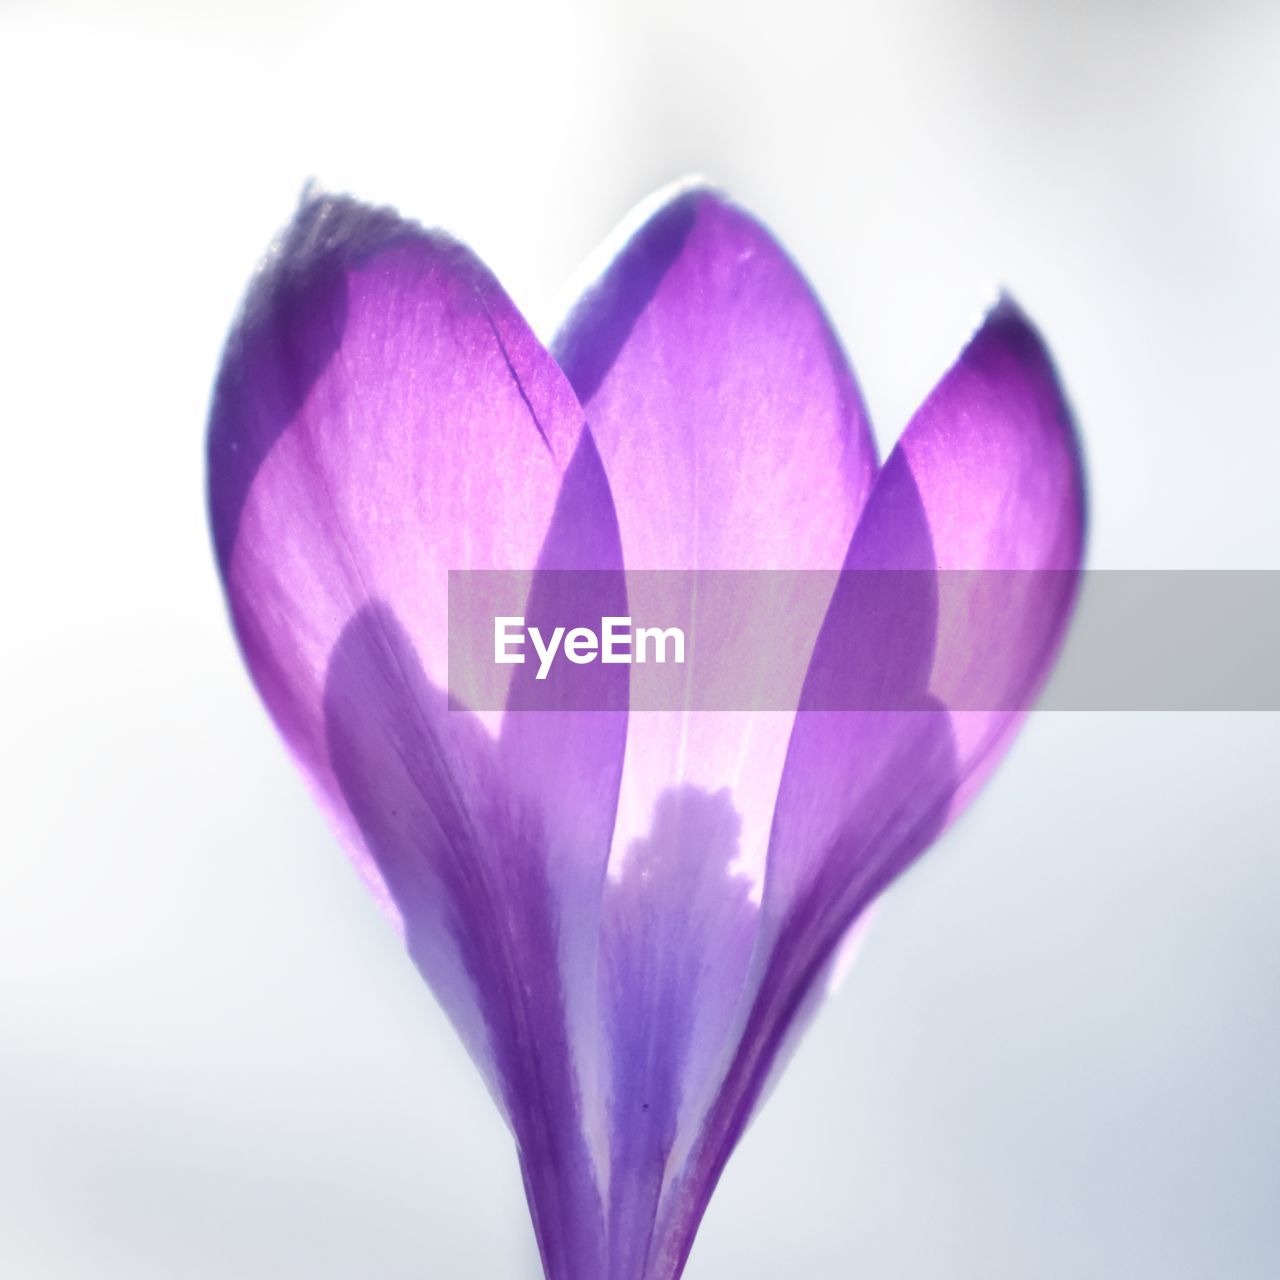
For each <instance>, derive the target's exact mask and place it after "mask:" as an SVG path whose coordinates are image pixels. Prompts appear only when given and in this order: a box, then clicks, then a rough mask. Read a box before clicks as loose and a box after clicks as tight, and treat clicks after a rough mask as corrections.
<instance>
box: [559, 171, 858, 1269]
mask: <svg viewBox="0 0 1280 1280" xmlns="http://www.w3.org/2000/svg"><path fill="white" fill-rule="evenodd" d="M553 350H554V351H555V353H556V356H557V358H558V359H559V361H560V363H561V367H562V368H563V369H564V370H565V372H566V373H567V374H568V376H569V379H570V381H571V382H572V384H573V386H574V389H575V390H576V391H577V392H578V395H579V397H580V399H581V400H582V402H583V405H584V407H585V409H586V412H587V417H588V420H589V421H590V423H591V428H592V432H593V434H594V437H595V439H596V440H597V442H598V444H599V447H600V453H601V456H602V458H603V460H604V464H605V469H606V471H607V472H608V475H609V479H610V484H611V486H612V489H613V495H614V502H615V506H616V509H617V512H618V523H619V528H620V531H621V535H622V545H623V548H624V556H625V559H626V565H627V569H628V571H631V570H637V569H793V570H803V569H827V570H832V571H834V570H836V569H838V567H839V566H840V564H841V563H842V561H843V559H844V555H845V551H846V548H847V545H848V541H849V538H850V536H851V534H852V532H853V529H854V526H855V524H856V523H857V519H858V516H859V513H860V512H861V510H862V506H863V504H864V502H865V500H866V495H867V493H868V491H869V489H870V486H871V482H872V479H873V477H874V474H875V466H876V463H875V451H874V445H873V443H872V440H871V436H870V432H869V430H868V425H867V419H866V414H865V412H864V410H863V407H862V402H861V398H860V396H859V394H858V390H857V387H856V385H855V383H854V380H853V376H852V374H851V372H850V370H849V367H848V364H847V362H846V360H845V358H844V355H843V353H842V352H841V350H840V347H839V344H838V342H837V341H836V339H835V337H834V335H833V333H832V331H831V328H830V326H829V324H828V323H827V320H826V318H825V316H824V315H823V313H822V310H821V308H820V306H819V304H818V302H817V301H816V299H815V298H814V296H813V294H812V292H811V291H810V289H809V287H808V285H807V284H806V283H805V281H804V279H803V277H802V276H801V275H800V274H799V272H798V271H797V270H796V268H795V267H794V266H793V265H792V264H791V262H790V261H789V260H788V259H787V257H786V255H785V254H784V253H783V252H782V250H781V249H780V248H779V247H778V246H777V244H776V243H775V242H774V241H773V240H772V238H771V237H770V236H769V234H768V233H767V232H766V231H765V230H764V229H763V228H762V227H761V226H760V225H759V224H758V223H756V222H755V221H754V220H752V219H751V218H750V217H748V216H747V215H746V214H745V213H743V212H741V211H740V210H738V209H736V208H734V207H733V206H731V205H729V204H728V203H726V202H725V201H724V200H723V199H721V198H720V197H719V196H718V195H716V194H714V193H713V192H710V191H707V190H704V189H693V190H684V191H681V192H679V193H677V194H676V195H675V196H674V197H672V198H670V199H668V200H667V201H666V202H665V203H663V204H662V205H661V206H660V207H659V208H658V209H657V211H656V212H654V213H653V214H652V216H651V217H649V218H648V219H647V221H645V222H644V223H643V225H642V226H641V227H640V228H639V230H637V231H636V232H635V234H634V235H633V236H632V237H631V238H630V239H629V241H628V242H627V243H626V244H625V246H624V247H623V248H622V250H621V252H620V253H618V254H617V256H616V257H614V258H613V260H612V261H611V263H610V264H609V266H608V269H607V270H606V271H605V272H604V274H603V275H602V276H601V278H600V279H599V281H598V282H597V283H596V285H595V286H594V287H593V288H591V289H590V290H589V291H588V292H587V293H586V295H585V296H584V298H583V300H582V301H581V302H580V304H579V305H578V307H577V308H576V309H575V310H574V312H573V314H572V316H571V317H570V319H569V321H568V324H567V326H566V328H565V330H564V331H563V332H562V333H561V335H560V336H559V337H558V339H557V341H556V343H555V344H554V347H553ZM833 580H834V575H833ZM794 581H795V585H796V589H797V591H798V592H800V593H801V594H802V595H805V596H807V597H808V598H806V599H799V598H797V599H794V600H793V599H790V598H786V599H777V600H773V601H771V602H770V605H771V607H774V608H777V609H781V610H785V611H787V613H788V615H789V616H794V617H796V618H797V619H798V622H797V638H798V639H799V642H800V643H802V644H803V643H811V642H812V640H813V639H815V638H816V636H817V634H818V628H819V626H820V624H821V618H822V612H823V610H824V609H825V607H826V603H827V596H826V595H821V596H820V597H818V598H816V599H814V598H813V597H814V591H813V585H812V582H811V581H810V582H808V583H805V582H802V580H801V579H800V578H796V579H795V580H794ZM673 603H674V602H673ZM684 604H685V605H687V606H688V612H689V616H690V618H691V621H692V625H693V626H694V627H696V626H697V625H698V624H697V616H698V613H699V611H700V610H705V609H708V608H714V607H715V605H714V603H709V602H707V601H705V600H700V601H698V602H697V603H696V604H695V603H694V602H692V601H688V602H684ZM735 604H736V605H737V606H738V607H744V605H743V601H742V600H741V599H739V600H736V601H735ZM757 607H760V608H763V607H765V605H763V604H760V605H758V606H757ZM683 611H684V610H683V609H679V610H678V612H677V616H678V613H679V612H683ZM805 616H807V617H808V619H809V623H808V628H807V630H806V629H805V625H804V623H803V622H802V621H799V620H800V619H802V618H803V617H805ZM742 644H743V646H744V647H743V649H742V651H741V652H734V651H732V650H730V649H727V650H724V651H721V653H720V654H719V659H720V660H722V661H724V662H726V663H740V662H742V663H746V662H753V661H756V660H757V655H754V654H753V653H752V652H751V651H750V646H751V638H750V636H749V635H746V634H744V635H743V638H742ZM796 692H797V694H798V692H799V689H798V687H797V690H796ZM790 724H791V716H790V715H789V714H777V713H774V714H757V715H748V714H730V713H714V714H708V713H688V714H680V713H674V712H673V713H658V712H644V713H635V712H633V714H632V716H631V720H630V725H629V734H630V739H629V742H628V751H627V759H626V765H625V771H624V777H623V784H622V794H621V798H620V804H619V815H618V824H617V828H616V831H615V836H614V846H613V854H612V858H611V863H610V880H609V888H608V892H607V898H606V908H605V920H604V932H603V937H602V944H601V946H602V951H601V964H602V991H601V1000H602V1019H603V1024H604V1033H605V1037H606V1047H605V1054H604V1060H605V1064H606V1065H607V1069H608V1075H607V1087H608V1090H609V1094H608V1097H609V1140H610V1151H611V1170H612V1174H611V1205H610V1213H611V1221H610V1271H609V1274H610V1275H612V1276H615V1277H618V1280H631V1278H632V1277H633V1276H635V1275H638V1274H640V1273H641V1270H642V1268H643V1266H644V1258H645V1255H646V1253H647V1251H648V1247H649V1237H650V1233H651V1230H652V1225H653V1217H654V1210H655V1208H656V1205H657V1201H658V1196H659V1194H660V1191H661V1188H662V1185H663V1180H664V1175H665V1171H666V1168H667V1165H668V1160H669V1156H670V1153H671V1151H672V1150H673V1149H674V1148H675V1147H677V1146H678V1145H679V1142H680V1138H679V1134H680V1132H681V1131H682V1130H685V1129H688V1127H689V1126H690V1124H692V1123H696V1119H697V1115H698V1113H699V1111H700V1109H701V1107H702V1106H703V1105H704V1104H705V1100H706V1091H707V1087H708V1086H709V1084H710V1083H711V1081H712V1080H713V1079H714V1071H715V1068H716V1064H717V1062H718V1059H719V1054H720V1053H721V1052H722V1051H723V1045H724V1041H725V1036H726V1034H727V1033H728V1031H729V1030H730V1028H731V1026H732V1020H733V1017H734V1014H735V1011H736V1008H737V1003H738V1000H739V997H740V995H741V991H742V986H743V982H744V979H745V976H746V973H747V967H748V963H749V960H750V954H751V949H752V945H753V939H754V934H755V928H756V925H757V921H758V901H759V897H758V888H759V885H758V881H759V877H760V873H761V871H762V869H763V862H764V854H765V849H766V844H767V839H768V831H769V824H770V818H771V813H772V805H773V800H774V797H775V795H776V792H777V787H778V779H779V777H780V775H781V770H782V764H783V759H784V752H785V745H786V740H787V734H788V732H789V728H790Z"/></svg>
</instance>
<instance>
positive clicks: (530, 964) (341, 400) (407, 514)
mask: <svg viewBox="0 0 1280 1280" xmlns="http://www.w3.org/2000/svg"><path fill="white" fill-rule="evenodd" d="M209 467H210V503H211V509H212V518H213V525H214V533H215V544H216V547H217V551H218V559H219V565H220V568H221V570H222V573H223V576H224V579H225V583H226V589H227V595H228V599H229V602H230V606H231V613H232V617H233V620H234V622H235V626H236V630H237V632H238V635H239V638H240V642H241V645H242V647H243V650H244V654H245V658H246V661H247V663H248V665H249V668H250V670H251V672H252V674H253V676H254V679H255V681H256V683H257V685H258V688H259V691H260V692H261V694H262V696H263V698H264V700H265V701H266V703H267V705H268V707H269V709H270V710H271V713H272V715H273V716H274V717H275V719H276V722H277V724H278V726H279V727H280V729H281V732H282V733H283V735H284V736H285V738H286V740H287V741H288V744H289V746H290V748H291V749H292V751H293V753H294V754H295V756H296V757H297V759H298V761H299V763H300V764H301V766H302V767H303V769H304V770H305V771H306V773H307V775H308V777H309V780H310V781H311V783H312V785H313V787H314V789H315V790H316V792H317V794H318V796H319V797H320V799H321V802H322V803H323V805H324V806H325V808H326V810H327V811H328V812H329V814H330V816H331V817H332V819H333V821H334V822H335V824H336V826H337V828H338V830H339V832H340V834H341V835H342V838H343V840H344V842H345V844H346V846H347V848H348V850H349V851H350V853H351V855H352V857H353V858H354V860H355V862H356V864H357V866H358V867H359V868H360V870H361V872H362V874H363V875H364V876H365V878H366V879H367V880H368V881H369V882H370V884H371V885H372V887H373V888H374V890H375V892H377V893H378V894H379V896H380V898H381V899H382V900H383V902H384V903H385V904H386V905H387V906H388V908H389V909H390V910H391V911H392V913H393V914H394V915H395V916H396V917H397V918H398V920H399V922H400V923H401V925H402V927H403V930H404V933H405V936H406V941H407V942H408V945H409V948H410V951H411V952H412V954H413V956H414V959H415V960H416V962H417V964H418V966H419V968H420V969H421V970H422V972H423V974H424V975H425V976H426V978H427V979H428V981H429V982H430V983H431V985H432V986H433V988H434V989H435V991H436V993H437V995H438V996H439V998H440V1000H441V1002H442V1003H443V1004H444V1006H445V1007H446V1008H447V1010H448V1011H449V1013H450V1015H451V1016H452V1017H453V1019H454V1021H455V1023H456V1024H457V1025H458V1027H459V1029H460V1031H461V1033H462V1035H463V1037H464V1039H465V1040H466V1042H467V1043H468V1045H469V1047H470V1048H471V1050H472V1052H473V1054H474V1055H475V1056H476V1058H477V1060H478V1062H479V1063H480V1065H481V1067H482V1069H483V1070H484V1071H485V1073H486V1076H487V1077H488V1079H489V1081H490V1084H491V1086H492V1088H493V1090H494V1092H495V1094H496V1096H497V1097H498V1099H499V1101H500V1102H501V1104H502V1105H503V1107H504V1109H505V1111H506V1113H507V1115H508V1118H509V1120H510V1122H511V1124H512V1127H513V1130H514V1132H515V1136H516V1139H517V1143H518V1145H519V1147H520V1151H521V1158H522V1162H523V1165H524V1169H525V1176H526V1183H527V1185H528V1188H529V1193H530V1199H531V1203H532V1208H533V1214H534V1221H535V1226H536V1228H537V1231H538V1237H539V1242H540V1244H541V1247H542V1250H543V1256H544V1261H545V1263H546V1267H547V1272H548V1275H549V1276H552V1277H568V1276H575V1277H576V1276H584V1277H586V1276H590V1277H594V1276H596V1275H597V1274H598V1269H599V1251H600V1247H601V1245H600V1226H599V1213H598V1203H597V1202H598V1193H597V1190H596V1184H595V1175H594V1170H593V1168H592V1162H591V1159H590V1157H589V1154H588V1152H587V1150H586V1146H585V1139H584V1138H583V1137H582V1127H583V1126H582V1124H581V1107H580V1101H579V1082H578V1070H579V1067H580V1065H582V1064H578V1063H576V1062H575V1061H574V1058H573V1051H572V1044H571V1041H570V1039H569V1037H568V1034H567V1030H566V1027H567V1022H568V1021H570V1020H573V1019H574V1018H575V1017H578V1016H581V1006H582V1004H583V993H584V992H586V993H587V995H588V996H589V997H590V998H592V999H593V998H594V973H593V971H592V969H591V968H590V966H589V965H587V964H586V963H585V957H586V955H587V946H586V943H585V942H584V939H585V938H589V937H591V936H592V935H593V933H594V930H595V922H596V911H597V906H598V899H599V889H600V884H601V879H602V876H603V873H604V865H605V857H606V853H607V849H608V843H609V834H610V831H611V830H612V823H613V816H614V808H615V804H616V796H617V786H618V779H619V775H620V768H621V758H622V748H623V740H624V736H625V712H624V711H621V710H619V711H615V712H602V713H595V714H593V715H591V716H590V717H585V718H584V717H581V716H578V717H575V715H574V714H573V713H568V712H566V713H557V714H553V715H547V716H544V717H540V718H539V719H537V721H536V722H534V721H533V720H532V719H531V718H530V719H524V718H522V717H521V716H520V715H519V714H518V713H517V712H515V711H513V712H512V713H511V714H510V715H508V717H507V718H506V719H505V721H504V723H503V724H502V726H501V731H500V733H499V732H498V731H497V729H496V726H489V727H488V728H486V727H485V726H483V725H481V723H480V722H479V721H478V720H477V719H475V718H474V717H472V716H470V715H468V714H466V713H465V712H463V711H461V710H456V709H451V708H450V707H449V706H448V704H447V701H446V697H445V694H444V690H445V688H446V680H447V673H446V669H445V661H446V653H447V625H446V623H447V589H448V583H447V571H448V570H449V569H451V568H471V569H475V568H480V569H483V568H501V569H531V568H533V567H534V565H535V564H540V565H541V566H542V567H551V568H555V567H567V568H583V567H587V568H604V569H608V568H617V567H619V565H620V552H619V547H618V539H617V529H616V523H615V520H614V515H613V507H612V502H611V500H610V497H609V493H608V487H607V484H606V482H605V480H604V475H603V471H602V470H601V468H600V464H599V459H598V457H597V455H596V453H595V449H594V446H593V444H592V442H591V439H590V436H589V434H588V433H587V432H586V431H585V430H584V427H583V420H582V415H581V410H580V408H579V406H578V403H577V400H576V398H575V396H574V394H573V392H572V390H571V389H570V387H569V386H568V384H567V382H566V381H565V379H564V377H563V375H562V374H561V372H560V370H559V368H558V367H557V366H556V364H555V363H554V361H552V360H551V358H550V357H549V356H548V355H547V354H546V352H545V351H544V350H543V348H542V347H541V346H540V344H539V343H538V342H537V340H536V339H535V338H534V337H533V335H532V333H531V332H530V331H529V329H528V327H527V325H526V324H525V323H524V321H523V320H522V319H521V317H520V316H519V315H518V313H517V312H516V311H515V309H514V307H513V306H512V305H511V303H510V301H509V300H508V299H507V297H506V296H505V295H504V294H503V292H502V290H501V289H500V288H499V286H498V285H497V283H496V281H494V279H493V278H492V276H491V275H490V274H489V273H488V272H487V271H486V270H485V269H484V268H483V267H482V266H481V265H480V263H479V262H478V261H477V260H476V259H475V258H474V257H473V256H472V255H471V254H470V253H469V252H468V251H467V250H465V249H464V248H462V247H461V246H459V245H457V244H456V243H454V242H452V241H450V240H449V239H447V238H446V237H444V236H441V235H438V234H427V233H424V232H422V231H419V230H417V229H416V228H414V227H412V226H410V225H408V224H405V223H403V222H401V221H399V220H398V219H396V218H395V217H394V216H393V215H390V214H387V213H381V212H375V211H371V210H368V209H364V208H362V207H360V206H358V205H355V204H354V203H353V202H350V201H347V200H329V199H318V200H310V201H307V202H304V204H303V207H302V208H301V210H300V211H299V214H298V216H297V218H296V220H295V222H294V224H293V226H292V227H291V228H290V230H289V232H288V234H287V235H286V237H285V239H284V241H283V242H282V244H281V245H280V246H279V248H278V249H277V251H276V253H275V255H274V256H273V258H272V260H271V261H270V262H269V264H268V266H267V268H266V270H265V271H264V273H263V275H262V276H261V277H260V279H259V281H258V283H257V284H256V285H255V287H254V289H253V290H252V292H251V294H250V296H249V299H248V301H247V304H246V309H245V313H244V316H243V318H242V320H241V321H240V324H239V326H238V327H237V329H236V331H235V332H234V333H233V335H232V338H231V340H230V342H229V344H228V348H227V352H226V355H225V358H224V364H223V368H222V372H221V376H220V378H219V382H218V387H217V391H216V396H215V403H214V409H213V417H212V421H211V425H210V435H209ZM514 697H515V694H514V692H513V698H514ZM615 705H619V706H621V705H623V704H622V702H621V700H618V701H617V702H616V703H615ZM548 758H558V759H559V760H560V767H561V769H562V770H563V776H564V777H565V778H567V779H568V780H569V783H568V785H567V786H560V787H558V788H550V787H548V785H547V783H548V779H547V777H546V775H545V761H546V760H547V759H548ZM584 969H585V971H584ZM575 1010H576V1012H575ZM588 1067H589V1064H588Z"/></svg>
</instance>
